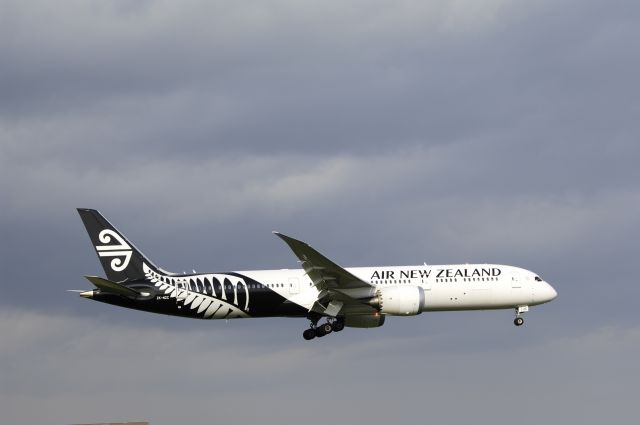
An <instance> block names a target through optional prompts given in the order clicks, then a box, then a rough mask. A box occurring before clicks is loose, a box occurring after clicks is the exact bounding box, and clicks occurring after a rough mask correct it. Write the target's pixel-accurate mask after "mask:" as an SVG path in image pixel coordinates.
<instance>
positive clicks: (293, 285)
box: [289, 277, 300, 294]
mask: <svg viewBox="0 0 640 425" xmlns="http://www.w3.org/2000/svg"><path fill="white" fill-rule="evenodd" d="M299 292H300V281H299V279H298V278H297V277H290V278H289V293H290V294H297V293H299Z"/></svg>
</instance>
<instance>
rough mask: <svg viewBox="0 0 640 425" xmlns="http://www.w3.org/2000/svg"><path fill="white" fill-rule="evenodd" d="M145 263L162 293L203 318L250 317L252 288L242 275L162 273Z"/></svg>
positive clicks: (145, 270)
mask: <svg viewBox="0 0 640 425" xmlns="http://www.w3.org/2000/svg"><path fill="white" fill-rule="evenodd" d="M142 266H143V271H144V274H145V275H146V277H147V279H148V280H149V281H150V282H151V283H153V284H154V286H155V287H156V288H157V290H158V291H159V292H160V293H164V295H165V296H168V297H169V298H170V299H172V300H175V302H176V305H177V306H179V305H180V303H181V302H182V307H183V308H190V309H191V310H196V312H195V314H196V315H198V316H200V317H201V318H202V319H237V318H247V317H251V316H250V315H249V314H248V312H249V296H250V295H249V294H250V293H249V288H248V287H247V283H246V282H245V281H244V279H242V278H241V277H238V276H234V275H229V274H223V273H207V274H201V275H189V276H175V275H168V274H161V273H159V272H157V271H155V270H153V269H151V268H150V267H149V266H148V265H147V264H146V263H143V265H142ZM216 287H217V288H216ZM226 289H230V290H232V292H231V291H227V290H226ZM239 295H240V297H239ZM239 298H244V302H239V301H240V300H239Z"/></svg>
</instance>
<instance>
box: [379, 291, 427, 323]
mask: <svg viewBox="0 0 640 425" xmlns="http://www.w3.org/2000/svg"><path fill="white" fill-rule="evenodd" d="M369 304H371V305H372V306H374V307H376V308H378V309H379V310H380V312H381V313H383V314H388V315H391V316H414V315H416V314H420V313H422V307H423V306H424V289H422V288H421V287H419V286H391V287H386V288H385V287H383V288H379V289H378V290H377V291H376V296H375V297H373V298H372V299H371V300H369Z"/></svg>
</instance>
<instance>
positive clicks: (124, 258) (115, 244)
mask: <svg viewBox="0 0 640 425" xmlns="http://www.w3.org/2000/svg"><path fill="white" fill-rule="evenodd" d="M98 239H99V240H100V242H102V243H103V244H105V245H97V246H96V250H97V251H98V255H99V256H100V257H115V258H114V259H113V260H111V269H113V271H115V272H121V271H123V270H124V269H126V268H127V266H128V265H129V261H130V260H131V247H130V246H129V244H128V243H126V242H125V240H124V239H122V236H120V235H119V234H117V233H116V232H114V231H113V230H109V229H104V230H103V231H101V232H100V234H99V235H98Z"/></svg>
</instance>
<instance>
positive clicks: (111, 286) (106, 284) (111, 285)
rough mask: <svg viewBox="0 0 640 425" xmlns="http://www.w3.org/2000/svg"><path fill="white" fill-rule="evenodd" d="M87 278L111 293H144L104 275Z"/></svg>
mask: <svg viewBox="0 0 640 425" xmlns="http://www.w3.org/2000/svg"><path fill="white" fill-rule="evenodd" d="M85 278H86V279H87V280H88V281H89V282H91V283H93V284H94V285H96V286H97V287H98V288H99V289H100V291H102V292H108V293H110V294H115V295H122V296H124V297H139V296H140V295H142V294H141V293H140V292H138V291H136V290H135V289H131V288H129V287H126V286H124V285H121V284H119V283H116V282H112V281H110V280H107V279H104V278H102V277H98V276H85Z"/></svg>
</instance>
